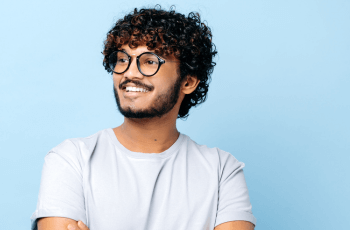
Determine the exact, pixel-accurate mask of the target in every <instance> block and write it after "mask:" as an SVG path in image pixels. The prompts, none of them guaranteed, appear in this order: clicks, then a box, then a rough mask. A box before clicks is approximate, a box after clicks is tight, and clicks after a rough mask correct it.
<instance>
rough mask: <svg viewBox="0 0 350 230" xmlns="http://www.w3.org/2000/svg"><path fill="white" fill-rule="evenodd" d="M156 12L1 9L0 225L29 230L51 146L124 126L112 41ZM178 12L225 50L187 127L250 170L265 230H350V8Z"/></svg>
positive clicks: (180, 4) (236, 7) (113, 4)
mask: <svg viewBox="0 0 350 230" xmlns="http://www.w3.org/2000/svg"><path fill="white" fill-rule="evenodd" d="M156 3H159V1H141V0H137V1H136V0H128V1H125V2H124V1H123V2H122V1H107V0H100V1H68V0H61V1H48V0H45V1H44V0H33V1H18V0H17V1H16V0H15V1H7V2H3V3H1V7H0V31H1V36H0V41H1V42H0V46H1V52H0V70H1V77H0V106H1V108H0V131H1V132H0V149H1V150H0V157H1V159H0V164H1V165H0V166H1V167H0V181H1V182H2V185H1V191H0V199H1V200H0V202H1V204H0V218H1V220H0V223H1V227H0V228H1V229H11V230H12V229H29V226H30V216H31V215H32V213H33V212H34V211H35V207H36V202H37V196H38V192H39V185H40V177H41V170H42V165H43V163H44V156H45V155H46V153H47V152H48V151H49V150H50V149H51V148H53V147H54V146H56V145H57V144H59V143H60V142H62V141H63V140H64V139H67V138H73V137H85V136H89V135H91V134H94V133H96V132H97V131H99V130H101V129H105V128H110V127H116V126H118V125H120V124H121V123H122V122H123V117H122V116H121V115H120V114H119V113H118V111H117V109H116V105H115V101H114V96H113V90H112V78H111V75H108V74H107V72H106V71H105V70H104V68H103V66H102V58H103V57H102V54H101V51H102V49H103V41H104V39H105V37H106V33H107V31H108V30H109V29H110V28H111V26H112V24H113V23H114V22H115V21H116V20H117V19H118V18H120V17H122V16H123V15H124V14H126V13H129V12H130V11H131V10H132V9H133V8H134V7H142V6H146V7H147V6H150V7H152V6H154V5H155V4H156ZM174 3H175V1H161V5H162V7H163V8H165V9H169V7H170V6H171V5H172V4H174ZM175 5H176V10H177V11H178V12H181V13H185V14H187V13H189V12H190V11H197V12H199V13H200V14H201V16H202V18H203V19H204V20H206V21H207V22H208V25H209V27H211V29H212V32H213V35H214V37H213V41H214V43H215V44H216V46H217V50H218V52H219V55H218V57H217V58H216V62H217V66H216V67H215V70H214V73H213V76H212V79H213V80H212V83H211V85H210V90H209V97H208V100H207V101H206V102H205V103H204V104H203V105H201V106H199V107H197V108H195V109H192V110H191V111H190V116H189V118H188V119H187V121H181V120H179V121H178V129H179V131H180V132H182V133H185V134H187V135H189V136H190V137H191V138H192V139H193V140H195V141H196V142H197V143H199V144H206V145H208V146H209V147H219V148H221V149H223V150H225V151H229V152H230V153H232V154H233V155H234V156H235V157H236V158H237V159H238V160H240V161H242V162H244V163H245V164H246V167H245V169H244V171H245V175H246V180H247V184H248V188H249V192H250V197H251V202H252V205H253V213H254V215H255V216H256V218H257V227H256V229H257V230H271V229H277V230H280V229H284V230H296V229H317V230H326V229H327V230H328V229H347V228H348V223H347V221H346V219H348V218H349V217H350V213H349V211H348V208H349V205H350V198H349V194H350V183H349V182H350V170H349V167H348V164H349V163H350V121H349V118H350V102H349V101H350V100H349V99H350V98H349V97H350V90H349V88H350V42H349V41H350V16H349V15H350V14H349V12H350V2H349V1H346V0H343V1H341V0H333V1H316V0H286V1H277V0H276V1H273V0H266V1H252V0H245V1H243V0H230V1H229V0H227V1H221V0H220V1H203V0H192V1H188V0H186V1H185V0H180V1H179V0H177V1H176V4H175Z"/></svg>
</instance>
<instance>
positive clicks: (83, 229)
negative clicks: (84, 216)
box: [68, 220, 90, 230]
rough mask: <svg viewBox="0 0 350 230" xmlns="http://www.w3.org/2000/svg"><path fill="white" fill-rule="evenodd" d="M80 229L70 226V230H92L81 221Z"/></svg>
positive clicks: (79, 222) (79, 223)
mask: <svg viewBox="0 0 350 230" xmlns="http://www.w3.org/2000/svg"><path fill="white" fill-rule="evenodd" d="M77 223H78V228H77V226H74V225H73V224H69V225H68V230H90V229H89V228H88V227H87V226H86V225H85V224H84V223H83V221H81V220H79V221H78V222H77Z"/></svg>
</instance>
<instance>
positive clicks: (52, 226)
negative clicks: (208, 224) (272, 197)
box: [38, 217, 254, 230]
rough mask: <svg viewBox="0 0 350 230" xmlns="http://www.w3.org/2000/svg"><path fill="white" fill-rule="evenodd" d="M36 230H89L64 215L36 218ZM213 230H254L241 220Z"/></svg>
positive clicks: (250, 225)
mask: <svg viewBox="0 0 350 230" xmlns="http://www.w3.org/2000/svg"><path fill="white" fill-rule="evenodd" d="M68 226H70V227H68ZM38 230H89V228H88V227H87V226H86V225H85V224H84V223H83V222H82V221H79V222H78V221H75V220H73V219H70V218H64V217H45V218H40V219H39V220H38ZM102 230H103V229H102ZM214 230H254V225H253V224H252V223H250V222H248V221H242V220H239V221H229V222H225V223H222V224H219V225H218V226H216V227H215V228H214Z"/></svg>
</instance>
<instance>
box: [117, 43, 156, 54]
mask: <svg viewBox="0 0 350 230" xmlns="http://www.w3.org/2000/svg"><path fill="white" fill-rule="evenodd" d="M120 48H121V49H122V50H125V52H127V53H128V54H129V55H139V54H142V53H144V52H153V51H154V50H149V49H147V46H138V47H136V48H130V47H129V45H122V46H121V47H120Z"/></svg>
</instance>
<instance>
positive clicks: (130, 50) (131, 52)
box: [120, 45, 176, 60]
mask: <svg viewBox="0 0 350 230" xmlns="http://www.w3.org/2000/svg"><path fill="white" fill-rule="evenodd" d="M120 49H121V50H124V51H125V52H126V53H127V54H129V55H135V56H138V55H140V54H142V53H144V52H153V53H156V52H155V49H148V47H147V46H145V45H140V46H138V47H136V48H130V47H129V45H122V46H121V47H120ZM157 55H158V56H160V57H161V58H164V59H165V60H176V58H175V56H174V55H173V54H171V55H167V56H165V55H162V54H157Z"/></svg>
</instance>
